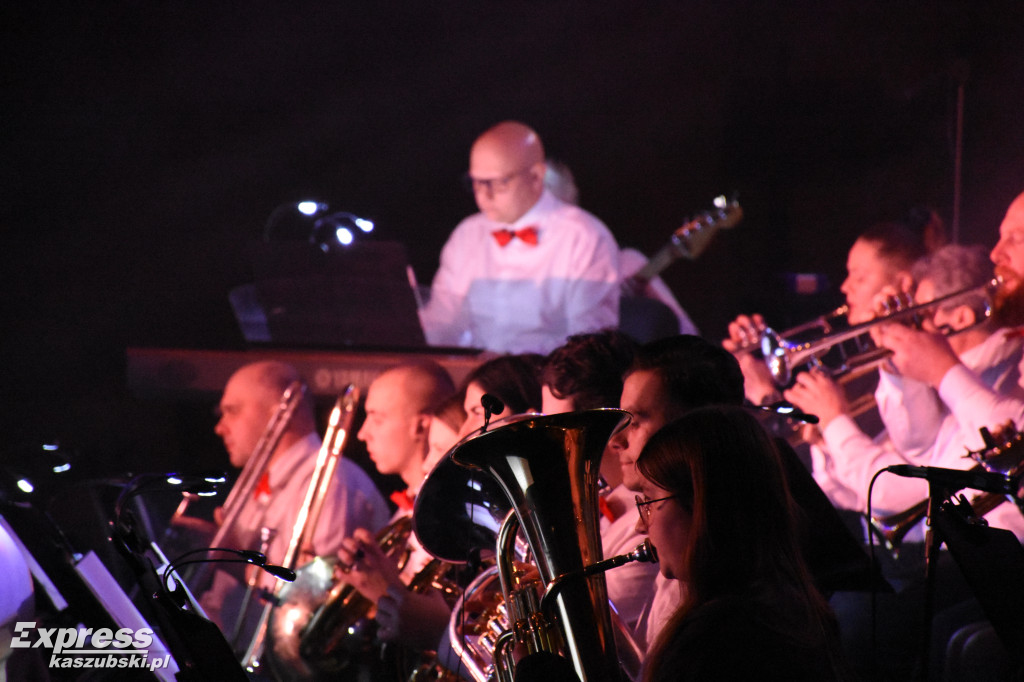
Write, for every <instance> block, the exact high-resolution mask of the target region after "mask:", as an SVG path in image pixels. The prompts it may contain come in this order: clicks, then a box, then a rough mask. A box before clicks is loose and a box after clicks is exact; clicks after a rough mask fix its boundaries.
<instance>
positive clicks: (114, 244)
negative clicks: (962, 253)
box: [0, 0, 1024, 469]
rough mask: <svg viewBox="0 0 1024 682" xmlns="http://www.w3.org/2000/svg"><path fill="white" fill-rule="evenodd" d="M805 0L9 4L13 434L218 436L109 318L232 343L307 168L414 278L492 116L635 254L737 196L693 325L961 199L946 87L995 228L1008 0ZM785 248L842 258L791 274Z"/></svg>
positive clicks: (14, 438)
mask: <svg viewBox="0 0 1024 682" xmlns="http://www.w3.org/2000/svg"><path fill="white" fill-rule="evenodd" d="M811 5H812V3H805V2H770V3H766V2H760V1H757V0H721V1H719V2H702V1H689V2H675V3H668V2H664V3H662V2H652V3H636V2H604V1H592V2H561V1H551V2H532V1H531V2H527V1H524V0H516V1H511V2H489V1H485V2H476V3H470V2H452V1H448V0H440V1H437V2H429V3H414V2H387V1H385V2H318V3H304V2H289V3H284V2H280V3H277V2H274V3H272V2H246V3H231V2H188V1H184V2H145V3H139V2H125V1H116V0H115V1H112V2H102V3H101V2H66V3H50V2H45V1H43V2H21V3H6V4H5V7H4V8H3V10H2V11H0V12H2V18H0V22H2V23H0V25H2V29H0V30H2V34H3V35H2V40H0V51H2V56H3V67H2V73H3V95H2V97H3V102H4V104H3V118H2V125H0V135H2V137H3V154H2V157H0V158H2V169H3V170H2V173H3V175H2V180H3V194H4V200H3V202H2V204H0V206H2V208H0V215H2V235H3V236H2V244H3V246H2V263H0V264H2V267H3V274H2V277H3V281H2V286H3V297H4V303H5V305H4V306H3V310H4V315H3V322H2V327H0V328H2V335H0V357H2V364H3V369H2V372H3V387H2V392H3V393H2V395H3V399H4V402H5V403H6V407H5V409H4V410H3V419H4V436H3V440H4V441H6V442H7V443H9V444H13V445H20V444H22V443H30V442H36V441H37V440H38V439H42V438H54V437H59V438H62V439H64V440H65V442H68V443H71V444H73V445H75V447H78V448H80V449H81V450H82V451H83V452H85V453H87V457H88V459H90V460H91V461H93V462H94V463H95V464H96V465H97V466H98V467H100V468H104V467H106V468H108V469H117V468H119V467H120V468H121V469H124V468H129V467H132V468H135V469H141V468H150V467H161V466H175V465H177V464H178V463H180V462H191V461H193V460H195V459H203V458H213V459H217V458H218V457H220V458H221V460H219V461H223V456H222V454H221V453H220V451H219V450H218V444H217V442H216V440H215V438H214V437H213V436H212V434H210V433H209V429H210V428H211V427H212V424H213V418H212V416H211V415H210V414H209V413H208V412H207V411H206V410H207V408H208V407H210V406H212V402H209V404H203V405H202V406H201V409H199V410H198V411H195V410H193V409H192V408H191V407H184V406H182V405H179V404H170V403H166V404H154V403H153V402H151V401H146V400H143V399H140V398H139V397H137V396H132V395H130V394H129V393H128V391H126V389H125V383H124V378H125V377H124V365H125V361H124V356H125V348H126V347H128V346H129V345H137V346H169V347H188V348H240V347H242V346H243V344H242V340H241V336H240V334H239V332H238V330H237V327H236V324H235V321H234V319H233V317H232V315H231V311H230V308H229V306H228V303H227V298H226V296H227V292H228V290H229V289H230V288H231V287H233V286H235V285H237V284H240V283H243V282H245V281H248V279H249V277H250V276H251V273H250V272H249V270H248V268H249V266H248V261H247V259H246V255H245V245H246V244H247V242H249V241H250V240H252V239H254V238H257V237H258V236H259V235H260V233H261V230H262V227H263V224H264V222H265V221H266V219H267V217H268V216H269V214H270V213H271V212H272V211H273V209H274V208H275V207H276V206H277V205H279V204H280V203H281V202H284V201H289V200H295V199H298V198H302V197H307V196H315V197H318V198H321V199H323V200H326V201H329V202H331V203H332V205H336V206H338V207H339V208H345V209H347V210H349V211H352V212H354V213H356V214H358V215H361V216H365V217H369V218H372V219H373V220H375V221H376V223H377V225H378V230H379V233H380V234H381V235H382V236H384V237H387V238H393V239H397V240H400V241H402V242H404V243H405V244H407V245H408V248H409V251H410V254H411V260H412V265H413V266H414V268H415V270H416V273H417V274H418V276H419V279H420V280H421V281H423V282H429V280H430V278H431V276H432V275H433V272H434V269H435V268H436V265H437V259H438V253H439V251H440V248H441V245H442V244H443V243H444V240H445V238H446V236H447V234H448V233H449V231H450V230H451V228H452V227H453V226H454V225H455V223H456V222H457V221H458V220H459V219H460V218H461V217H463V216H464V215H466V214H468V213H469V212H471V211H472V210H473V205H472V200H471V197H470V196H469V195H468V194H466V193H465V192H463V191H462V189H461V188H460V185H459V182H458V180H459V177H460V175H461V174H462V173H463V172H464V170H465V167H466V156H467V150H468V147H469V144H470V142H471V141H472V140H473V138H474V137H475V136H476V135H477V134H478V133H480V132H481V131H482V130H483V129H485V128H486V127H488V126H489V125H491V124H493V123H495V122H497V121H499V120H502V119H508V118H514V119H520V120H523V121H526V122H528V123H530V124H532V125H533V126H534V127H536V129H537V130H538V131H539V132H540V134H541V135H542V137H543V139H544V140H545V142H546V143H547V147H548V150H549V153H550V154H551V155H552V156H554V157H556V158H558V159H560V160H562V161H564V162H565V163H567V164H568V165H569V166H570V167H571V168H572V170H573V171H574V172H575V175H576V178H577V182H578V185H579V188H580V192H581V203H582V204H583V205H584V206H585V207H586V208H588V209H590V210H591V211H592V212H594V213H595V214H596V215H598V216H599V217H601V218H602V219H603V220H604V221H605V222H606V223H607V224H608V225H609V227H610V228H611V229H612V231H613V232H614V233H615V235H616V237H617V238H618V240H619V241H620V243H621V244H623V245H629V246H634V247H637V248H639V249H640V250H642V251H644V252H646V253H648V254H650V253H653V252H654V251H655V250H656V249H657V248H658V247H659V246H660V245H661V244H662V243H663V242H664V241H665V240H666V238H667V237H668V235H669V234H670V232H671V231H672V230H673V229H674V228H675V227H676V226H678V225H679V224H680V223H681V222H682V221H683V220H684V219H685V218H686V217H687V216H689V215H691V214H692V213H694V212H695V211H698V210H700V209H703V208H705V207H706V206H707V205H708V203H709V202H710V200H711V199H712V197H714V196H715V195H717V194H720V193H723V192H725V193H732V192H736V193H737V194H738V196H739V198H740V200H741V201H742V203H743V205H744V208H745V212H746V218H745V220H744V221H743V223H742V224H741V225H740V226H739V227H737V228H735V229H734V230H731V231H729V232H723V233H720V234H719V235H718V237H717V238H716V239H715V241H714V243H713V244H712V245H711V247H710V248H709V249H708V251H707V252H706V253H705V254H704V255H703V256H702V257H701V258H700V259H699V260H698V261H696V262H683V263H679V264H677V265H675V266H674V267H673V268H672V269H671V270H670V271H668V272H667V273H666V280H667V281H668V283H669V284H670V285H671V286H672V287H673V289H674V290H675V292H676V294H677V296H678V298H679V299H680V301H681V302H682V304H683V306H684V307H685V308H686V309H687V310H688V311H689V312H690V314H691V315H692V317H693V318H694V320H695V321H696V322H697V324H698V325H699V326H700V327H701V329H702V330H703V331H704V332H705V334H706V335H707V336H708V337H710V338H715V339H717V338H720V337H721V336H722V335H723V332H724V329H725V326H726V324H727V322H728V321H729V320H730V319H731V318H732V317H734V316H735V315H736V314H738V313H740V312H750V311H762V312H764V313H765V314H766V315H767V316H768V317H769V320H771V321H772V322H774V323H775V324H777V325H779V326H785V325H788V324H791V323H794V322H797V321H801V320H802V319H804V318H807V317H810V316H813V315H815V314H817V313H818V312H821V311H823V310H825V309H827V308H829V307H831V306H833V305H835V304H836V303H838V302H839V300H840V295H839V294H838V285H839V283H840V282H841V280H842V277H843V265H844V262H845V253H846V249H847V248H848V246H849V244H850V243H851V241H852V239H853V238H854V236H855V235H856V234H857V232H859V231H860V230H862V229H863V228H864V227H866V226H867V225H868V224H870V223H871V222H873V221H875V220H879V219H893V218H900V217H902V216H904V215H905V214H906V212H907V211H908V210H909V209H910V208H911V207H913V206H919V205H924V206H930V207H933V208H935V209H936V210H938V211H939V213H940V214H941V215H942V216H943V217H944V219H945V220H946V221H947V222H951V221H952V218H953V179H954V160H955V151H956V145H955V144H954V143H955V139H956V131H957V111H958V106H957V104H958V97H957V95H958V91H961V90H962V92H963V109H962V110H963V202H962V207H961V213H960V218H961V219H960V224H959V230H960V240H961V241H964V242H978V243H983V244H986V245H991V244H992V243H994V240H995V235H996V232H997V227H998V223H999V220H1000V218H1001V216H1002V213H1003V211H1004V210H1005V207H1006V205H1007V204H1008V203H1009V201H1010V200H1011V199H1012V198H1013V197H1014V196H1015V195H1016V194H1017V193H1018V192H1019V191H1020V190H1022V189H1024V124H1022V121H1024V114H1022V111H1024V50H1022V49H1021V45H1022V44H1024V41H1022V37H1024V36H1022V27H1024V10H1022V6H1024V3H1020V2H1018V1H1017V0H1006V1H1004V2H987V1H985V0H927V1H915V2H903V3H892V2H870V1H869V2H864V1H863V0H858V1H856V2H854V1H850V0H840V1H836V2H821V3H814V6H811ZM794 272H811V273H821V274H823V275H825V276H826V277H827V279H828V282H829V287H828V288H827V289H826V290H825V291H823V292H822V293H819V294H816V295H810V296H807V295H798V294H796V293H793V292H792V291H791V290H789V289H788V288H787V285H786V277H785V274H786V273H794ZM15 451H16V448H15V449H12V448H10V447H9V448H8V449H7V450H5V451H4V453H3V455H4V456H5V457H6V458H12V457H14V456H15V455H13V454H12V453H13V452H15ZM209 453H213V454H209Z"/></svg>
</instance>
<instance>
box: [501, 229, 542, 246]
mask: <svg viewBox="0 0 1024 682" xmlns="http://www.w3.org/2000/svg"><path fill="white" fill-rule="evenodd" d="M491 235H492V236H493V237H494V239H495V241H497V242H498V246H500V247H501V248H505V247H506V246H508V243H509V242H510V241H512V240H513V239H514V238H515V237H519V239H521V240H522V242H523V243H524V244H529V245H530V246H537V228H536V227H533V226H532V225H531V226H529V227H524V228H521V229H519V230H509V229H507V228H503V229H500V230H495V231H493V232H491Z"/></svg>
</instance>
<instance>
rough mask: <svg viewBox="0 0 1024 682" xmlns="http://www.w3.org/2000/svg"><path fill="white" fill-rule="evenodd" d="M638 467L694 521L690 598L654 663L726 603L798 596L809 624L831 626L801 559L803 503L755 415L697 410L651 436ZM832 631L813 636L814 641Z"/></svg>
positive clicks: (687, 557)
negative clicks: (673, 638) (693, 619)
mask: <svg viewBox="0 0 1024 682" xmlns="http://www.w3.org/2000/svg"><path fill="white" fill-rule="evenodd" d="M636 466H637V469H639V471H640V473H641V474H642V475H643V476H644V477H645V478H647V479H648V480H649V481H651V482H652V483H654V484H655V485H657V486H658V487H660V488H663V489H664V490H666V491H668V493H669V494H671V495H674V496H677V497H676V499H677V501H678V502H679V504H681V505H683V507H684V508H686V509H687V511H689V513H690V514H691V516H692V525H691V528H690V533H689V537H688V546H687V547H686V548H685V550H684V552H685V554H684V558H683V561H684V562H685V564H686V566H687V567H688V571H687V575H688V579H687V585H686V589H685V590H684V593H685V597H684V599H683V603H682V604H681V605H680V607H679V609H678V611H677V612H676V614H675V615H674V616H673V618H672V620H671V621H670V622H669V625H668V626H666V628H665V630H664V632H663V633H662V634H663V635H665V636H663V637H661V638H659V640H658V643H657V644H656V645H655V648H654V649H653V651H652V654H651V655H652V658H654V659H657V658H658V657H659V656H661V655H662V654H664V653H665V652H664V651H663V649H664V648H665V643H666V642H667V641H668V640H669V639H670V638H669V637H668V635H669V634H670V633H671V632H673V631H674V630H675V628H676V627H677V626H678V625H679V623H680V622H681V621H682V620H683V619H684V618H685V617H686V615H687V614H688V613H689V612H690V611H692V610H693V609H694V608H697V607H699V606H701V605H703V604H706V603H708V602H710V601H712V600H715V599H719V598H722V597H726V596H732V595H738V596H741V597H748V598H753V599H761V598H768V599H772V598H776V599H777V598H778V597H779V596H780V595H788V596H787V597H786V600H787V601H789V602H790V603H792V604H794V605H795V606H796V605H800V606H802V607H803V608H802V610H803V611H804V612H805V614H806V616H807V619H806V621H804V622H807V623H814V624H825V623H829V622H831V621H830V617H829V615H828V614H829V611H828V607H827V605H826V603H825V601H824V599H823V598H822V597H821V595H820V594H819V593H818V592H817V590H816V589H815V588H814V586H813V581H812V578H811V576H810V573H809V571H808V569H807V566H806V564H805V563H804V560H803V557H802V554H801V549H800V543H799V541H798V537H797V530H796V521H795V514H796V512H795V509H796V504H795V502H794V501H793V498H792V496H791V495H790V492H789V487H788V485H787V483H786V478H785V474H784V472H783V467H782V463H781V460H780V457H779V453H778V450H777V449H776V446H775V443H774V442H773V441H772V439H771V438H770V437H769V436H768V434H767V433H766V432H765V431H764V429H763V428H762V427H761V425H760V424H759V423H758V422H757V420H756V418H755V417H754V416H753V415H751V414H750V413H749V412H748V411H747V410H745V409H743V408H741V407H735V406H726V405H723V406H712V407H704V408H698V409H695V410H693V411H691V412H688V413H687V414H685V415H684V416H683V417H681V418H679V419H677V420H676V421H673V422H671V423H669V424H668V425H666V426H665V427H663V428H662V429H661V430H659V431H658V432H657V433H656V434H654V436H652V437H651V439H650V440H649V441H648V442H647V445H646V446H645V447H644V449H643V451H642V452H641V453H640V456H639V458H638V459H637V463H636ZM822 632H823V631H822V629H821V628H812V629H811V631H810V632H808V633H806V638H807V639H808V640H813V639H815V638H821V637H822ZM794 636H796V637H800V636H804V633H794Z"/></svg>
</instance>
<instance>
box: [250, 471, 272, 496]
mask: <svg viewBox="0 0 1024 682" xmlns="http://www.w3.org/2000/svg"><path fill="white" fill-rule="evenodd" d="M260 495H266V496H267V497H270V472H269V471H264V472H263V475H262V476H260V480H259V481H257V482H256V488H255V489H254V490H253V491H252V497H253V499H254V500H258V499H260Z"/></svg>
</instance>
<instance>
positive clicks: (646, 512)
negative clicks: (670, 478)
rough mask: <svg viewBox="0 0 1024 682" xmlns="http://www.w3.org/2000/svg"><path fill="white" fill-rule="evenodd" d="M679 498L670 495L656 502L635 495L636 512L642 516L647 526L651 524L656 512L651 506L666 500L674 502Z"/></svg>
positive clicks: (641, 518)
mask: <svg viewBox="0 0 1024 682" xmlns="http://www.w3.org/2000/svg"><path fill="white" fill-rule="evenodd" d="M677 497H679V495H678V494H676V495H669V496H668V497H659V498H657V499H656V500H648V499H647V498H646V497H641V496H640V495H634V496H633V499H634V500H635V501H636V511H637V514H639V515H640V520H641V521H643V522H644V526H647V525H648V524H649V523H650V522H651V516H652V515H653V514H654V510H653V509H651V505H652V504H654V503H655V502H665V501H666V500H674V499H675V498H677Z"/></svg>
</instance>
